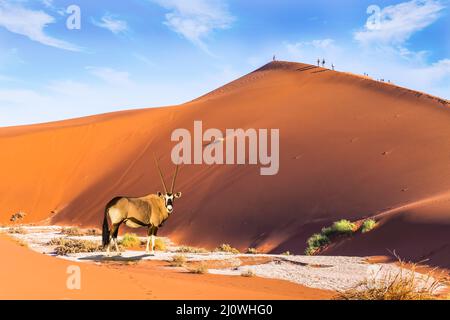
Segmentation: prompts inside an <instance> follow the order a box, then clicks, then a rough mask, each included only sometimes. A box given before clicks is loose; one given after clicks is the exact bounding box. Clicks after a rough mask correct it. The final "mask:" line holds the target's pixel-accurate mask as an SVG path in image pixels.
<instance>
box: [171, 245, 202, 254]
mask: <svg viewBox="0 0 450 320" xmlns="http://www.w3.org/2000/svg"><path fill="white" fill-rule="evenodd" d="M176 252H179V253H208V250H206V249H204V248H196V247H189V246H181V247H179V248H177V250H176Z"/></svg>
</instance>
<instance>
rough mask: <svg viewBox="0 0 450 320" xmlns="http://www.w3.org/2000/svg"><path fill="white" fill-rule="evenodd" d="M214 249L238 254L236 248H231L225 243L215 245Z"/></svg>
mask: <svg viewBox="0 0 450 320" xmlns="http://www.w3.org/2000/svg"><path fill="white" fill-rule="evenodd" d="M215 251H218V252H228V253H233V254H239V253H240V252H239V250H238V249H236V248H233V247H232V246H230V245H229V244H225V243H224V244H222V245H220V246H219V247H217V248H216V250H215Z"/></svg>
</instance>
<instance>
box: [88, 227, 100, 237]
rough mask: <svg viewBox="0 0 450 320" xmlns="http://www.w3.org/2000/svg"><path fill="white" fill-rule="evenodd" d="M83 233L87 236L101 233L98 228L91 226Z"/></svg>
mask: <svg viewBox="0 0 450 320" xmlns="http://www.w3.org/2000/svg"><path fill="white" fill-rule="evenodd" d="M85 235H87V236H101V235H102V233H101V232H100V231H99V230H98V229H95V228H92V229H87V230H86V233H85Z"/></svg>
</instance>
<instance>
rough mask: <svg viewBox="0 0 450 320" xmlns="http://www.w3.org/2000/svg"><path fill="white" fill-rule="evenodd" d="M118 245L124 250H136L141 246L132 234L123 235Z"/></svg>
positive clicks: (137, 238)
mask: <svg viewBox="0 0 450 320" xmlns="http://www.w3.org/2000/svg"><path fill="white" fill-rule="evenodd" d="M119 244H120V245H121V246H123V247H125V248H136V247H139V246H140V245H141V240H140V239H139V237H138V236H137V235H136V234H134V233H125V234H124V235H123V237H122V239H121V240H120V241H119Z"/></svg>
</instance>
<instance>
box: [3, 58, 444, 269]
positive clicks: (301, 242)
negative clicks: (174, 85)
mask: <svg viewBox="0 0 450 320" xmlns="http://www.w3.org/2000/svg"><path fill="white" fill-rule="evenodd" d="M194 120H202V121H203V126H204V128H218V129H221V130H224V129H226V128H243V129H248V128H278V129H280V153H281V154H280V171H279V174H278V175H276V176H260V175H259V167H258V166H206V165H200V166H199V165H195V166H184V167H183V168H182V170H181V171H180V174H179V179H178V183H177V189H178V190H179V191H182V192H183V198H181V199H180V200H179V201H178V202H177V203H176V204H175V213H174V215H173V216H172V217H171V219H170V220H169V221H168V222H167V223H166V225H165V226H164V228H162V229H161V232H160V235H166V236H170V237H172V238H173V239H174V240H175V241H177V242H179V243H185V244H191V245H201V246H207V247H215V246H217V245H218V244H220V243H222V242H227V243H231V244H232V245H234V246H237V247H239V248H245V247H260V248H262V249H265V250H272V251H274V252H280V251H285V250H290V251H291V252H296V253H300V252H303V250H304V249H305V241H306V239H307V238H308V237H309V236H310V235H311V233H313V232H316V231H319V230H320V228H322V227H323V226H325V225H328V224H330V223H331V222H333V221H335V220H337V219H341V218H346V219H351V220H359V219H362V218H365V217H370V216H374V215H378V214H381V213H384V212H386V211H389V210H391V209H394V208H398V207H402V206H407V205H408V204H411V203H416V202H417V201H424V200H426V199H431V198H433V197H435V196H437V195H440V194H444V193H446V192H448V191H450V139H449V137H450V108H449V105H448V101H446V100H442V99H439V98H436V97H432V96H428V95H426V94H422V93H418V92H415V91H411V90H408V89H404V88H400V87H397V86H394V85H390V84H385V83H380V82H376V81H373V80H370V79H366V78H363V77H359V76H354V75H351V74H347V73H340V72H334V71H330V70H327V69H322V68H318V67H314V66H311V65H306V64H297V63H288V62H274V63H270V64H268V65H266V66H264V67H262V68H261V69H259V70H256V71H255V72H253V73H251V74H249V75H246V76H244V77H243V78H241V79H238V80H236V81H234V82H232V83H230V84H228V85H226V86H224V87H222V88H219V89H218V90H216V91H214V92H211V93H209V94H207V95H205V96H203V97H201V98H199V99H196V100H194V101H192V102H189V103H186V104H183V105H180V106H174V107H167V108H159V109H145V110H136V111H126V112H119V113H112V114H104V115H99V116H93V117H87V118H81V119H75V120H68V121H61V122H55V123H48V124H42V125H32V126H23V127H12V128H0V148H1V150H2V158H1V166H0V174H1V177H2V179H1V180H0V194H1V195H2V196H1V197H0V221H1V222H6V221H7V220H8V219H9V216H10V215H11V214H12V213H14V212H17V211H19V210H23V211H25V212H26V213H28V216H27V221H28V222H36V221H42V220H45V219H46V221H47V222H49V223H59V224H80V225H83V226H97V227H99V226H100V224H101V220H102V218H103V209H104V206H105V204H106V203H107V202H108V200H110V199H111V198H112V197H114V196H117V195H129V196H140V195H144V194H147V193H153V192H156V191H158V190H161V186H160V181H159V178H158V175H157V171H156V169H155V166H154V162H153V155H152V154H153V152H154V153H156V154H157V155H158V156H160V158H161V165H162V168H163V170H164V172H165V174H166V179H167V180H169V178H170V176H171V174H172V172H173V166H172V165H171V164H170V150H171V148H172V147H173V146H174V143H172V142H171V141H170V136H171V133H172V131H173V130H174V129H176V128H187V129H190V130H192V129H193V122H194ZM168 183H169V181H168ZM441 206H442V207H440V208H436V207H433V206H423V207H420V208H417V209H411V210H410V211H399V212H394V213H392V214H388V215H384V216H383V223H382V224H381V225H380V227H379V228H378V229H377V230H376V232H375V231H374V232H373V233H372V234H370V236H367V239H370V241H369V240H367V241H365V242H362V239H361V240H360V239H355V240H356V241H355V242H354V245H353V241H350V242H349V243H348V244H346V246H345V248H342V250H341V251H340V252H341V253H343V254H361V255H366V254H370V253H372V252H375V251H376V252H377V253H382V252H381V251H386V248H389V249H391V250H392V249H397V248H398V249H399V252H398V253H399V254H400V255H401V254H402V253H404V255H405V258H417V257H418V256H420V257H430V258H431V259H432V260H431V262H432V263H433V262H435V263H436V264H440V265H442V264H448V263H449V262H450V255H448V245H449V243H450V210H447V209H450V208H449V206H448V203H447V204H441ZM417 246H420V248H421V249H420V250H421V251H420V254H419V253H417V252H416V251H415V248H417ZM400 249H403V250H400ZM378 251H380V252H378ZM384 253H387V251H386V252H384Z"/></svg>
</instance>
